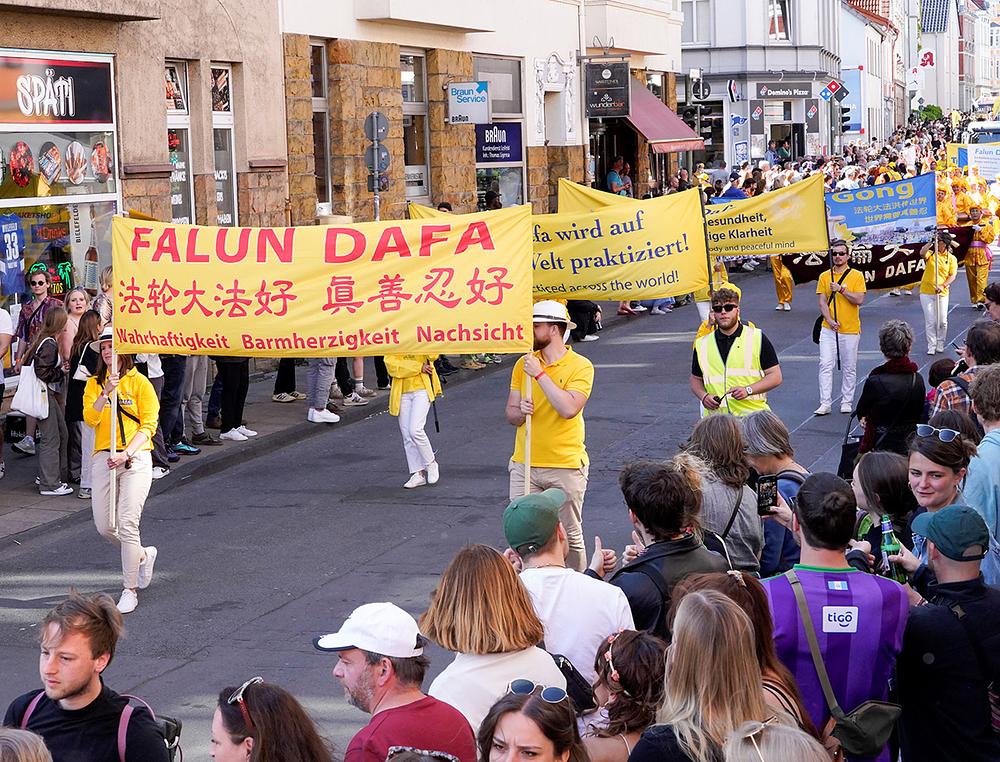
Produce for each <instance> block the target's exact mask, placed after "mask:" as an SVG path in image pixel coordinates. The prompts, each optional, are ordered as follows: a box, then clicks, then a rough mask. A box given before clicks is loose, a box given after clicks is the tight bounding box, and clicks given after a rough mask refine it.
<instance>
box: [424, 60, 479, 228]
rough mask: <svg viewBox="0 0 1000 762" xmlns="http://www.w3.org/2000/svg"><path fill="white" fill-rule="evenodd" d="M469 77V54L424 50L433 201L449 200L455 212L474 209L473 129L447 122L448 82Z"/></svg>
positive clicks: (460, 80)
mask: <svg viewBox="0 0 1000 762" xmlns="http://www.w3.org/2000/svg"><path fill="white" fill-rule="evenodd" d="M471 79H472V54H471V53H463V52H460V51H455V50H444V49H440V48H439V49H436V50H430V51H428V52H427V116H428V119H429V122H428V131H429V133H430V165H431V166H430V170H431V196H432V199H433V200H432V203H435V204H436V203H437V202H438V201H449V202H450V203H451V205H452V208H453V210H454V211H455V212H456V213H459V214H464V213H468V212H474V211H476V128H475V127H474V126H473V125H471V124H468V125H466V124H446V123H445V119H446V117H447V113H448V94H447V91H446V90H445V87H446V86H447V83H448V82H449V81H457V82H468V81H470V80H471Z"/></svg>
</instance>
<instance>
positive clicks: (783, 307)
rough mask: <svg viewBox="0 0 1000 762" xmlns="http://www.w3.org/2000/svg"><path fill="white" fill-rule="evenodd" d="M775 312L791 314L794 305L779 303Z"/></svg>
mask: <svg viewBox="0 0 1000 762" xmlns="http://www.w3.org/2000/svg"><path fill="white" fill-rule="evenodd" d="M774 311H775V312H791V311H792V303H791V302H778V306H777V307H775V308H774Z"/></svg>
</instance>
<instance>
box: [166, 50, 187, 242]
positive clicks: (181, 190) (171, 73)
mask: <svg viewBox="0 0 1000 762" xmlns="http://www.w3.org/2000/svg"><path fill="white" fill-rule="evenodd" d="M163 80H164V88H165V95H166V100H167V154H168V156H169V157H170V166H171V170H170V219H171V221H172V222H174V223H177V224H184V225H190V224H194V221H195V219H194V174H193V172H192V171H191V112H190V110H189V109H188V79H187V64H185V63H184V62H183V61H167V63H166V65H165V66H164V67H163Z"/></svg>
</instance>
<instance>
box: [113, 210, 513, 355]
mask: <svg viewBox="0 0 1000 762" xmlns="http://www.w3.org/2000/svg"><path fill="white" fill-rule="evenodd" d="M530 219H531V211H530V208H529V207H527V206H521V207H514V208H511V209H503V210H498V211H493V212H489V213H488V214H470V215H464V216H449V217H448V218H447V219H435V220H427V221H418V220H409V221H393V222H371V223H360V224H355V225H349V226H325V227H296V228H216V227H207V226H197V225H173V224H166V223H159V222H147V221H141V220H135V219H125V218H115V220H114V224H113V231H112V238H113V247H112V251H113V263H114V273H115V299H114V304H115V318H114V328H115V343H116V349H117V350H118V351H120V352H163V353H174V354H207V355H231V356H261V357H274V356H282V357H320V356H335V355H355V356H357V355H382V354H409V353H414V354H416V353H419V354H432V353H435V352H451V353H465V352H480V351H484V350H487V349H488V350H490V351H495V352H524V351H527V350H530V349H531V346H532V329H531V285H532V284H531V227H530V224H531V223H530Z"/></svg>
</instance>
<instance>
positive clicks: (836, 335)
mask: <svg viewBox="0 0 1000 762" xmlns="http://www.w3.org/2000/svg"><path fill="white" fill-rule="evenodd" d="M823 210H824V212H826V214H827V220H826V254H827V257H828V259H829V260H830V293H832V294H833V299H832V300H831V302H830V303H831V304H832V305H833V321H834V322H838V321H837V295H836V294H835V293H833V249H831V248H830V218H829V212H827V211H826V203H825V202H824V204H823ZM848 267H850V265H848ZM833 334H834V340H835V341H836V342H837V370H840V369H841V368H840V328H837V329H835V330H834V332H833Z"/></svg>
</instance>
